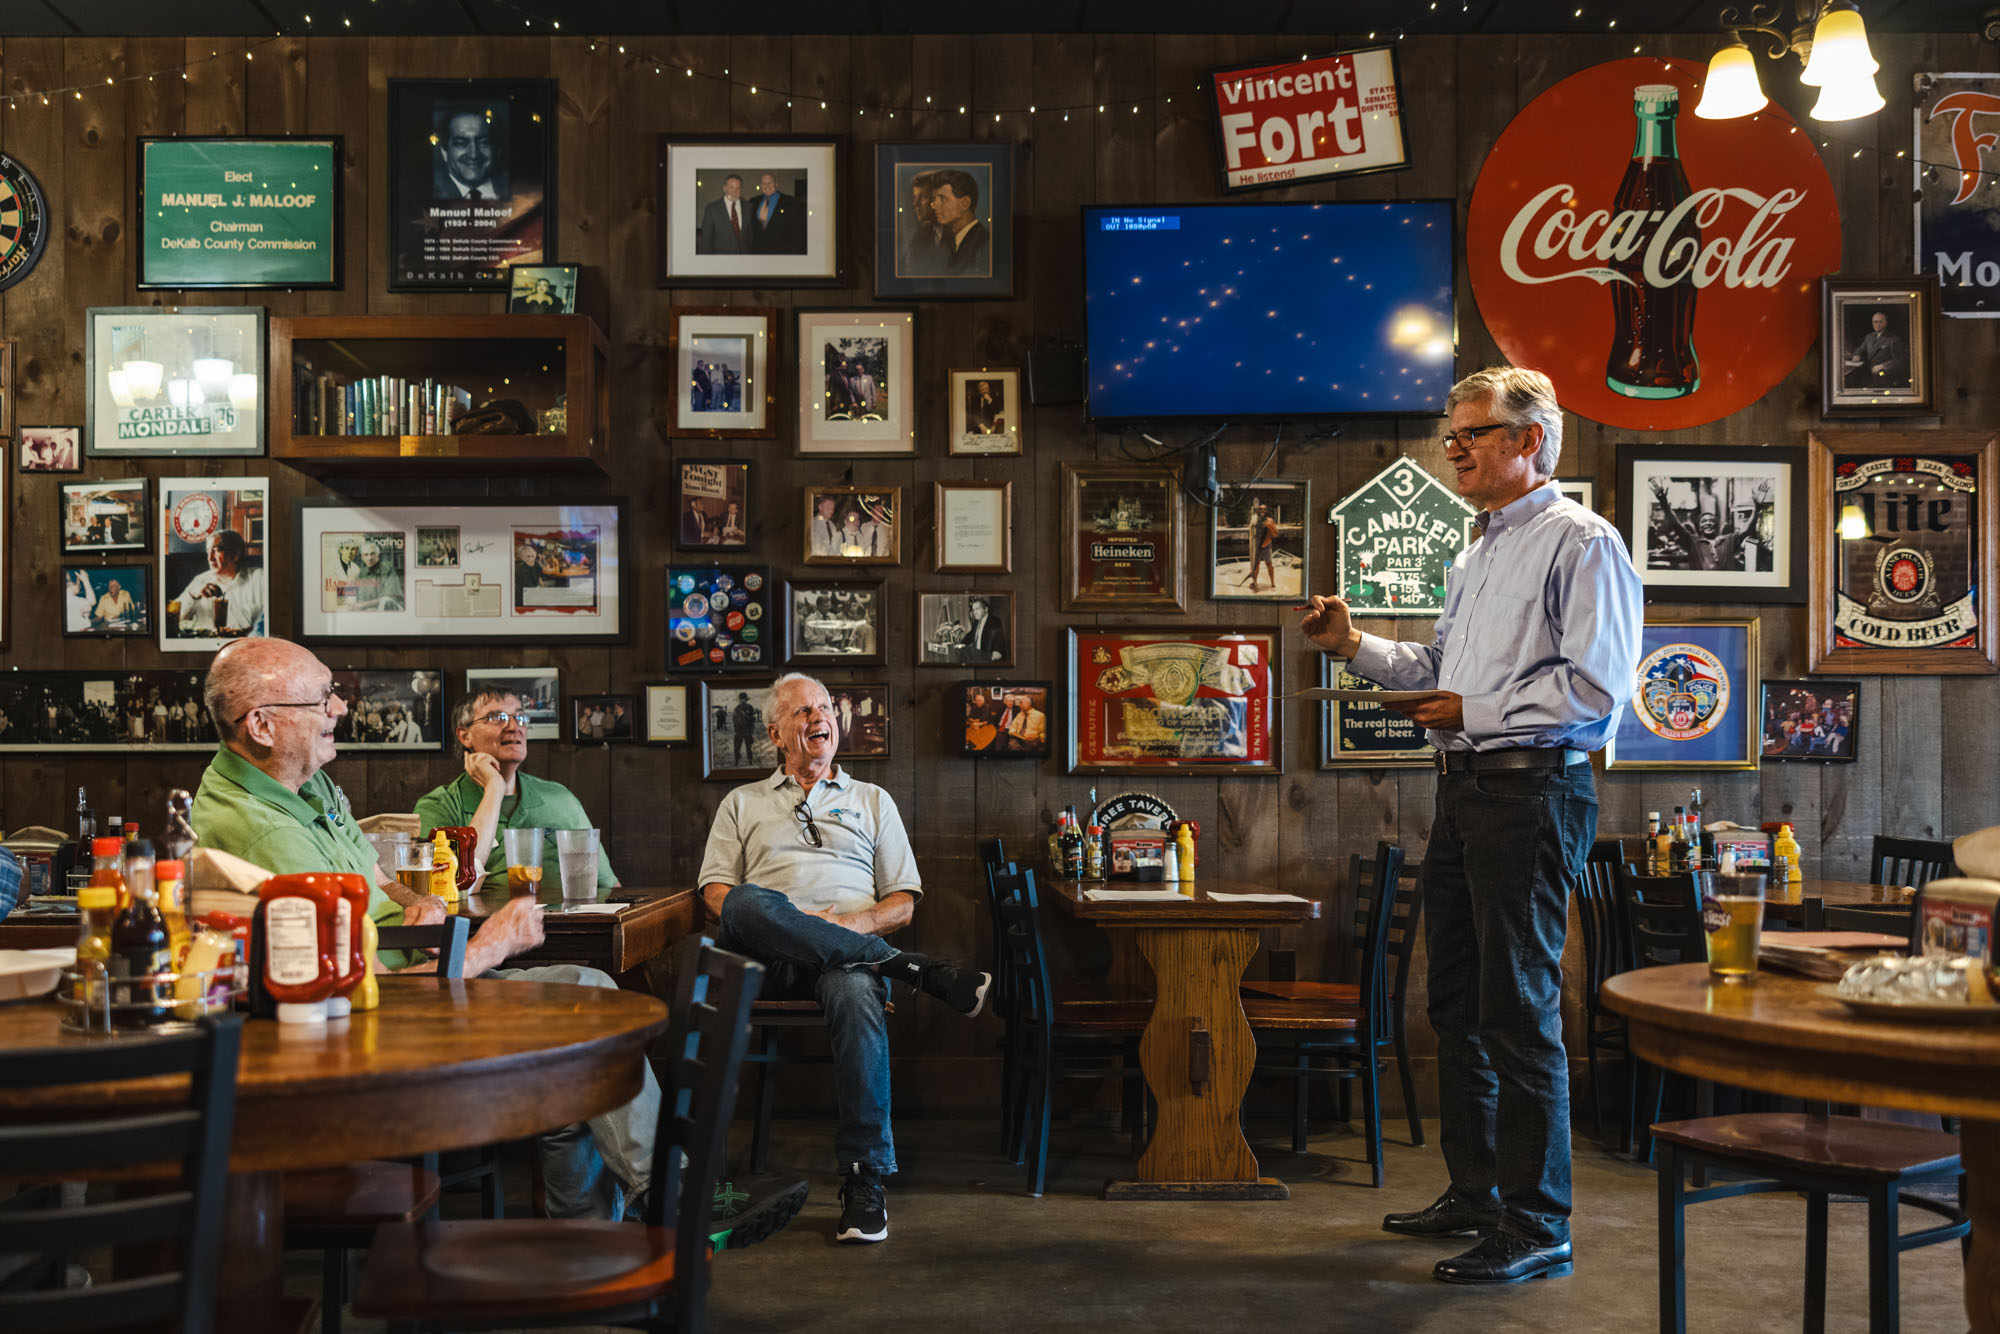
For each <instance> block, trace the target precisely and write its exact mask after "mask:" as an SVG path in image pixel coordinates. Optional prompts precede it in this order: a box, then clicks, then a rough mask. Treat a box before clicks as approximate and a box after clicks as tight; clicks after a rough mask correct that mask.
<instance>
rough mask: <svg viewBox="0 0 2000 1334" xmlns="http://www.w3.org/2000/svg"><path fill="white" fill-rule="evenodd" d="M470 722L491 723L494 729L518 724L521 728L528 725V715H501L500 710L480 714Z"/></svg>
mask: <svg viewBox="0 0 2000 1334" xmlns="http://www.w3.org/2000/svg"><path fill="white" fill-rule="evenodd" d="M472 721H473V722H475V723H492V724H493V725H494V726H495V727H505V726H506V725H507V724H508V723H519V724H520V725H521V726H523V727H526V726H527V725H528V715H527V714H525V713H502V712H501V711H500V710H498V709H495V710H494V711H493V712H491V713H482V714H480V715H479V716H478V717H477V718H474V719H473V720H472Z"/></svg>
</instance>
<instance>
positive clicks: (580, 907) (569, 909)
mask: <svg viewBox="0 0 2000 1334" xmlns="http://www.w3.org/2000/svg"><path fill="white" fill-rule="evenodd" d="M625 906H626V905H625V904H622V903H565V904H564V905H563V906H562V907H560V908H558V907H556V906H555V905H553V904H551V905H550V906H549V911H551V912H559V913H565V914H568V913H580V912H602V913H616V912H617V911H618V910H619V909H621V908H623V907H625Z"/></svg>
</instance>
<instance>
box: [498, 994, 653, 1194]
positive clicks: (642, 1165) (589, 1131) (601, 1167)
mask: <svg viewBox="0 0 2000 1334" xmlns="http://www.w3.org/2000/svg"><path fill="white" fill-rule="evenodd" d="M481 976H482V977H500V978H511V979H514V980H517V981H522V982H561V983H566V984H568V985H571V986H583V987H616V986H617V985H618V984H617V983H616V982H614V981H612V980H611V976H610V974H608V973H603V972H600V971H598V970H597V969H595V968H582V967H578V966H577V965H575V964H568V963H553V964H544V965H542V966H541V967H539V968H494V969H491V970H489V971H487V972H485V973H482V974H481ZM639 1068H640V1084H639V1092H638V1093H637V1094H636V1095H635V1096H634V1097H633V1099H632V1101H630V1102H628V1103H626V1104H625V1105H624V1106H623V1107H616V1108H613V1109H612V1110H611V1111H608V1112H605V1113H603V1114H602V1115H599V1116H593V1117H591V1118H590V1119H589V1120H588V1121H578V1122H576V1123H575V1124H573V1125H567V1126H564V1127H562V1128H561V1129H560V1130H552V1131H550V1132H549V1133H548V1134H546V1135H541V1136H538V1137H537V1138H536V1140H535V1150H536V1154H537V1155H538V1156H539V1158H540V1159H541V1166H542V1195H543V1198H544V1200H545V1201H546V1202H547V1204H548V1207H549V1217H551V1218H613V1219H615V1218H621V1217H623V1216H624V1213H625V1203H626V1201H627V1200H630V1199H631V1198H632V1197H633V1196H635V1195H637V1194H638V1193H639V1192H640V1191H642V1190H644V1189H645V1188H646V1183H647V1182H648V1181H649V1180H651V1179H652V1175H653V1137H654V1135H655V1134H656V1133H658V1130H659V1125H660V1084H659V1081H658V1080H656V1079H654V1078H653V1067H652V1065H651V1064H650V1063H648V1062H647V1061H645V1060H643V1059H642V1060H641V1061H640V1062H639Z"/></svg>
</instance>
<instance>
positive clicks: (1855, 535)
mask: <svg viewBox="0 0 2000 1334" xmlns="http://www.w3.org/2000/svg"><path fill="white" fill-rule="evenodd" d="M1869 535H1870V534H1869V532H1868V516H1867V515H1866V514H1864V513H1862V510H1861V507H1860V506H1859V505H1843V506H1841V507H1840V540H1841V541H1843V542H1859V541H1860V540H1861V539H1862V538H1864V537H1867V536H1869Z"/></svg>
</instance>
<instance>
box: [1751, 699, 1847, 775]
mask: <svg viewBox="0 0 2000 1334" xmlns="http://www.w3.org/2000/svg"><path fill="white" fill-rule="evenodd" d="M1763 716H1764V742H1763V756H1764V758H1765V759H1767V760H1816V761H1819V762H1821V763H1834V764H1852V763H1854V745H1855V731H1856V729H1857V728H1859V727H1860V726H1861V683H1860V682H1859V681H1821V680H1812V681H1766V682H1765V683H1764V713H1763Z"/></svg>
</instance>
